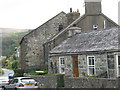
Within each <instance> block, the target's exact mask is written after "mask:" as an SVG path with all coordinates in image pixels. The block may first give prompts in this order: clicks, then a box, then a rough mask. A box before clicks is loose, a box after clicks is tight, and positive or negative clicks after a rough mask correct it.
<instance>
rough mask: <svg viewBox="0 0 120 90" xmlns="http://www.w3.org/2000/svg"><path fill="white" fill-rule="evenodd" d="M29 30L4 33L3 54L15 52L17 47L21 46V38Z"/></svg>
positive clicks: (7, 54)
mask: <svg viewBox="0 0 120 90" xmlns="http://www.w3.org/2000/svg"><path fill="white" fill-rule="evenodd" d="M26 33H27V32H16V33H9V34H2V56H10V55H12V54H15V51H16V47H18V46H19V42H20V40H21V38H22V37H23V36H24V35H25V34H26Z"/></svg>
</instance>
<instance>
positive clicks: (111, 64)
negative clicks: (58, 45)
mask: <svg viewBox="0 0 120 90" xmlns="http://www.w3.org/2000/svg"><path fill="white" fill-rule="evenodd" d="M76 56H78V71H79V77H87V76H89V75H88V61H87V57H88V56H94V57H95V74H94V76H95V77H102V78H106V77H109V78H113V77H117V76H116V63H115V61H116V59H115V58H114V57H115V56H114V53H97V54H96V53H90V54H87V53H86V54H84V55H76ZM59 57H64V58H65V74H66V75H68V76H73V60H72V55H66V56H51V57H50V59H49V63H48V66H49V73H59Z"/></svg>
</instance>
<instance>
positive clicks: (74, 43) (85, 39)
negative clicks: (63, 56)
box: [50, 27, 120, 54]
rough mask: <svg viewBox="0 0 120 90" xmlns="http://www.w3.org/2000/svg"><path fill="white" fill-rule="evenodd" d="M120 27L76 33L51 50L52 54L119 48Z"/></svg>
mask: <svg viewBox="0 0 120 90" xmlns="http://www.w3.org/2000/svg"><path fill="white" fill-rule="evenodd" d="M119 33H120V28H118V27H115V28H111V29H107V30H96V31H92V32H87V33H81V34H76V35H74V36H72V37H71V38H68V39H66V40H65V41H63V42H62V43H61V44H60V45H58V46H57V47H55V48H54V49H52V50H51V51H50V53H51V54H60V53H80V52H89V51H105V50H118V45H119V40H118V38H120V36H119Z"/></svg>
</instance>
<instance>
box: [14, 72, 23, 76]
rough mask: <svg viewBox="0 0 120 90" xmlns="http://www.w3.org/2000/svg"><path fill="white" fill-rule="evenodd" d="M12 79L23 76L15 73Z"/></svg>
mask: <svg viewBox="0 0 120 90" xmlns="http://www.w3.org/2000/svg"><path fill="white" fill-rule="evenodd" d="M14 77H23V74H22V73H15V74H14Z"/></svg>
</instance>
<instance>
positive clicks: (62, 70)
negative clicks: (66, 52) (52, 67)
mask: <svg viewBox="0 0 120 90" xmlns="http://www.w3.org/2000/svg"><path fill="white" fill-rule="evenodd" d="M59 73H61V74H65V58H64V57H59Z"/></svg>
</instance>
